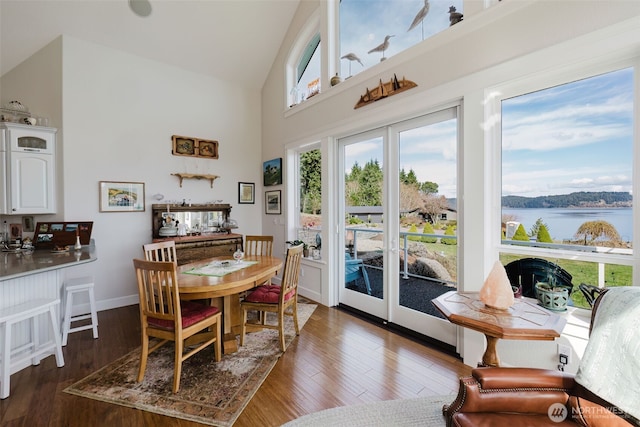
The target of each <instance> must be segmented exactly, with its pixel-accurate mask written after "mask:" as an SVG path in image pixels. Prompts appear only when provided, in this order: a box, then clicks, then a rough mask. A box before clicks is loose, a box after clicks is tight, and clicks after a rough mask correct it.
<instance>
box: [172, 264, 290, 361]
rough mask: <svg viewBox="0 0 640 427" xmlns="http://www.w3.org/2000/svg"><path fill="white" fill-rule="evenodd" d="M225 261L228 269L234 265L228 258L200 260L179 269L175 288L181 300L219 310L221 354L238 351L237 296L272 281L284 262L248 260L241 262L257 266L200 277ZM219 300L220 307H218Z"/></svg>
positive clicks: (238, 307) (238, 306) (240, 315)
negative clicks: (205, 303)
mask: <svg viewBox="0 0 640 427" xmlns="http://www.w3.org/2000/svg"><path fill="white" fill-rule="evenodd" d="M226 261H228V262H229V264H230V265H233V264H234V263H235V262H236V261H235V260H234V259H233V258H231V257H230V256H222V257H214V258H206V259H201V260H198V261H194V262H191V263H188V264H183V265H180V266H178V287H179V289H180V298H181V299H184V300H201V299H206V300H211V304H212V305H216V306H217V307H218V308H221V309H222V318H223V331H224V343H223V344H224V345H223V347H224V352H225V353H232V352H234V351H237V348H238V346H237V342H236V337H235V333H234V332H233V328H234V327H236V328H237V327H239V326H240V325H241V323H240V322H241V321H242V320H241V319H242V312H241V309H240V298H239V294H240V293H242V292H244V291H247V290H250V289H252V288H255V287H256V286H259V285H261V284H262V283H264V282H266V281H267V280H269V279H271V278H273V277H275V276H276V274H277V273H278V271H280V269H282V266H283V260H282V259H280V258H276V257H271V256H247V257H245V258H244V259H243V261H246V262H251V261H255V262H256V263H255V264H252V265H249V266H246V267H244V268H241V269H240V270H236V271H232V272H229V273H227V274H224V275H222V276H213V275H208V274H201V273H199V272H200V271H202V270H201V269H202V268H203V267H206V266H207V265H213V264H216V263H219V262H226ZM189 272H195V273H198V274H193V273H189ZM220 300H221V301H222V304H220Z"/></svg>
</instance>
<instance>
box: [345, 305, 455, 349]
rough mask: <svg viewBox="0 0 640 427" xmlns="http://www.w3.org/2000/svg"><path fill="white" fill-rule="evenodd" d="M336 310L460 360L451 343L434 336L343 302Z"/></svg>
mask: <svg viewBox="0 0 640 427" xmlns="http://www.w3.org/2000/svg"><path fill="white" fill-rule="evenodd" d="M336 308H337V309H338V310H341V311H344V312H346V313H349V314H352V315H354V316H356V317H358V318H360V319H362V320H365V321H367V322H369V323H371V324H373V325H376V326H378V327H381V328H383V329H387V330H390V331H392V332H394V333H396V334H398V335H400V336H402V337H404V338H408V339H410V340H412V341H415V342H417V343H419V344H422V345H425V346H427V347H429V348H433V349H435V350H438V351H440V352H442V353H445V354H447V355H449V356H453V357H455V358H457V359H459V360H462V357H460V354H458V353H457V352H456V347H455V346H453V345H451V344H447V343H444V342H442V341H440V340H437V339H435V338H431V337H430V336H428V335H424V334H421V333H419V332H416V331H414V330H411V329H409V328H405V327H404V326H400V325H396V324H395V323H392V322H388V321H386V320H384V319H382V318H380V317H377V316H374V315H372V314H370V313H367V312H365V311H362V310H358V309H357V308H353V307H350V306H348V305H345V304H342V303H340V304H338V305H337V307H336Z"/></svg>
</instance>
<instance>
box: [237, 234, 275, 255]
mask: <svg viewBox="0 0 640 427" xmlns="http://www.w3.org/2000/svg"><path fill="white" fill-rule="evenodd" d="M244 254H245V255H247V256H252V255H262V256H273V236H245V237H244Z"/></svg>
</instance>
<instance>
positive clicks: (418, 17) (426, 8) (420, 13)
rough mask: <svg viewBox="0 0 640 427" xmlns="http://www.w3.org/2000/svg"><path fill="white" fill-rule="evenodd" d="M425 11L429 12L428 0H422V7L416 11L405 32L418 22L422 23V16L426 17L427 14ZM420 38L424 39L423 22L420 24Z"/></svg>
mask: <svg viewBox="0 0 640 427" xmlns="http://www.w3.org/2000/svg"><path fill="white" fill-rule="evenodd" d="M427 13H429V0H424V6H422V8H421V9H420V10H419V11H418V13H417V14H416V17H415V18H413V22H412V23H411V26H410V27H409V29H408V30H407V32H409V31H411V30H413V29H414V28H415V27H417V26H418V24H422V23H423V21H424V18H426V16H427ZM422 40H424V24H423V25H422Z"/></svg>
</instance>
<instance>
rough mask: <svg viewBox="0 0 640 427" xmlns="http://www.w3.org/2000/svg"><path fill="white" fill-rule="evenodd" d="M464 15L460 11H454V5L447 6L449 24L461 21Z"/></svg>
mask: <svg viewBox="0 0 640 427" xmlns="http://www.w3.org/2000/svg"><path fill="white" fill-rule="evenodd" d="M463 16H464V15H463V14H462V13H460V12H456V7H455V6H449V26H452V25H454V24H457V23H458V22H460V21H462V17H463Z"/></svg>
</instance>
